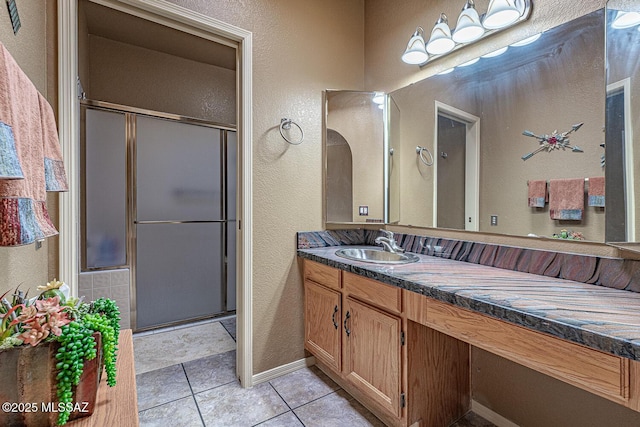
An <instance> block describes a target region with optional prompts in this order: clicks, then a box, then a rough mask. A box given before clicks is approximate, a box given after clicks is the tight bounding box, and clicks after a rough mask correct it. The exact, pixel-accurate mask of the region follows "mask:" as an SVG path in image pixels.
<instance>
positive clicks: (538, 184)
mask: <svg viewBox="0 0 640 427" xmlns="http://www.w3.org/2000/svg"><path fill="white" fill-rule="evenodd" d="M546 202H547V181H545V180H537V181H529V207H530V208H544V205H545V203H546Z"/></svg>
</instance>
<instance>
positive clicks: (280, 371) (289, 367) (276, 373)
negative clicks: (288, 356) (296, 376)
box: [253, 356, 316, 385]
mask: <svg viewBox="0 0 640 427" xmlns="http://www.w3.org/2000/svg"><path fill="white" fill-rule="evenodd" d="M315 364H316V358H315V357H313V356H311V357H307V358H306V359H300V360H296V361H295V362H291V363H287V364H286V365H282V366H278V367H276V368H273V369H269V370H268V371H264V372H260V373H259V374H255V375H254V376H253V385H258V384H260V383H264V382H267V381H271V380H272V379H275V378H278V377H281V376H283V375H285V374H288V373H290V372H293V371H297V370H298V369H301V368H307V367H309V366H313V365H315Z"/></svg>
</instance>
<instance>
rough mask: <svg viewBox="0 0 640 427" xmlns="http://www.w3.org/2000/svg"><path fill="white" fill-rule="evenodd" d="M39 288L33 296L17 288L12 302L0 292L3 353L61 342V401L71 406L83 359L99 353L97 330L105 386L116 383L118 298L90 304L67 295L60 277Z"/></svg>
mask: <svg viewBox="0 0 640 427" xmlns="http://www.w3.org/2000/svg"><path fill="white" fill-rule="evenodd" d="M65 288H66V289H65ZM38 290H39V291H40V294H39V295H38V297H36V298H33V299H31V300H29V299H27V296H26V295H25V294H23V293H22V292H21V291H19V290H17V289H16V290H15V292H14V293H13V296H12V301H9V300H8V299H7V298H6V296H7V294H8V292H7V293H5V294H4V295H2V296H0V352H1V351H5V350H8V349H11V348H13V347H20V346H33V347H35V346H37V345H39V344H40V343H43V342H51V341H57V342H59V343H60V345H59V349H58V351H57V353H56V355H55V358H56V369H57V376H56V379H57V396H58V400H59V402H60V403H63V404H71V403H72V402H73V391H74V387H75V386H77V385H78V383H79V382H80V377H81V375H82V372H83V368H84V362H85V361H86V360H91V359H93V358H95V357H96V355H97V352H96V342H95V339H94V338H93V334H94V333H95V332H100V334H101V340H102V349H103V352H102V365H104V367H105V371H106V373H107V384H108V385H109V386H112V387H113V386H114V385H115V384H116V379H115V378H116V369H115V363H116V351H117V344H118V333H119V331H120V323H119V322H120V311H119V310H118V307H117V305H116V304H115V302H114V301H112V300H110V299H106V298H100V299H98V300H96V301H94V302H92V303H91V304H88V303H84V302H83V301H82V299H81V298H80V299H78V298H73V297H69V298H67V296H66V294H67V293H68V292H65V291H67V290H68V287H67V286H66V285H65V284H64V283H63V282H59V281H56V280H54V281H53V282H49V283H47V285H46V286H38ZM63 407H64V408H69V407H70V406H68V405H64V406H63ZM71 407H73V406H72V405H71ZM69 415H70V412H69V411H66V412H65V411H61V412H60V413H59V414H58V425H63V424H65V423H66V422H67V420H68V418H69Z"/></svg>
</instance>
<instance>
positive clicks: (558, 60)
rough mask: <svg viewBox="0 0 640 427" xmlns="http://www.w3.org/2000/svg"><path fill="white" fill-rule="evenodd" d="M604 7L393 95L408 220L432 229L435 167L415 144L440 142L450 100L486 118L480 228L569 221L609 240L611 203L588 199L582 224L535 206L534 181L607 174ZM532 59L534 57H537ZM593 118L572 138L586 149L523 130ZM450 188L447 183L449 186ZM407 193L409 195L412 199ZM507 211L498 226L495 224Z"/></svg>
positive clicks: (520, 230)
mask: <svg viewBox="0 0 640 427" xmlns="http://www.w3.org/2000/svg"><path fill="white" fill-rule="evenodd" d="M602 16H603V14H602V11H597V12H594V13H593V14H590V15H587V16H585V17H582V18H579V19H577V20H575V21H573V22H571V23H568V24H564V25H563V26H561V27H558V28H557V29H553V30H551V31H549V32H547V33H545V34H543V37H542V38H541V39H539V42H538V43H537V44H535V45H529V46H525V47H521V48H511V49H510V50H508V51H507V53H506V54H504V55H502V56H500V57H496V58H490V59H483V60H481V61H480V62H478V63H477V64H475V65H472V66H469V67H466V68H460V69H456V70H455V71H454V72H453V73H450V74H446V75H438V76H433V77H431V78H428V79H426V80H423V81H422V82H419V83H416V84H414V85H412V86H410V87H407V88H403V89H400V90H398V91H395V92H393V93H392V96H393V98H394V99H395V100H396V102H398V105H399V107H400V110H401V112H402V115H401V120H400V132H401V135H402V138H403V139H402V141H403V145H404V148H405V150H404V152H405V156H404V157H403V160H404V162H403V165H402V173H401V177H402V180H401V187H402V190H403V197H402V209H401V219H400V222H401V223H402V224H412V225H422V226H431V225H432V224H431V212H432V202H433V201H432V199H433V195H432V188H433V179H434V178H433V172H432V171H431V170H427V168H424V167H422V166H421V165H420V164H419V163H418V161H417V159H416V156H415V150H414V155H413V156H411V155H409V153H407V152H408V151H409V150H407V147H409V146H413V147H415V145H426V146H427V147H429V148H433V146H434V141H433V140H434V136H435V133H434V125H435V118H434V104H435V101H440V102H443V103H445V104H448V105H451V106H453V107H456V108H459V109H461V110H464V111H467V112H469V113H471V114H474V115H477V116H479V117H480V118H481V125H480V147H481V154H480V220H479V228H480V231H485V232H496V233H503V234H514V235H527V234H529V233H534V234H537V235H542V236H551V235H552V234H554V233H556V232H558V231H559V230H560V229H562V228H571V229H573V230H574V231H580V232H582V233H583V234H584V235H585V237H586V238H587V239H588V240H592V241H603V240H604V210H603V209H601V208H588V207H586V206H585V209H586V210H585V215H584V219H583V220H582V221H575V222H574V221H571V222H564V221H563V222H559V221H553V220H551V219H550V217H549V209H548V205H547V207H546V208H544V209H537V210H536V209H532V208H529V207H528V206H527V181H529V180H534V179H545V180H549V179H554V178H577V177H591V176H601V175H602V174H603V171H602V168H601V167H600V156H601V154H602V149H601V148H600V144H601V143H602V140H603V132H602V126H603V125H604V99H603V96H602V92H603V91H602V88H603V87H604V73H603V69H604V50H603V46H604V39H603V37H604V31H603V28H604V27H603V25H602ZM530 61H532V62H530ZM580 122H584V123H585V124H584V126H583V127H582V128H581V129H580V131H579V132H577V133H575V134H573V135H572V143H573V144H574V145H578V146H580V147H581V148H582V149H583V150H584V151H585V152H584V153H573V152H571V151H554V152H551V153H546V152H544V153H540V154H538V155H536V156H534V157H533V158H531V159H529V160H527V161H526V162H524V163H523V161H522V160H521V156H522V155H523V154H524V153H527V152H530V151H532V150H533V149H535V148H536V146H537V145H536V144H537V143H536V142H535V141H534V140H532V139H531V138H526V137H524V136H523V135H522V131H523V130H525V129H527V130H531V131H533V132H536V133H551V132H553V131H554V130H556V129H557V130H558V131H564V130H566V129H570V127H571V125H573V124H576V123H580ZM445 191H446V188H445ZM405 194H406V197H405ZM491 215H498V217H499V221H498V226H491V225H490V217H491Z"/></svg>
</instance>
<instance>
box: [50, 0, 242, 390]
mask: <svg viewBox="0 0 640 427" xmlns="http://www.w3.org/2000/svg"><path fill="white" fill-rule="evenodd" d="M92 2H93V3H98V4H101V5H105V6H108V7H110V8H113V9H116V10H119V11H121V12H124V13H127V14H130V15H132V16H137V17H141V18H143V19H147V20H149V21H153V22H156V23H159V24H161V25H164V26H167V27H170V28H173V29H178V30H180V31H183V32H186V33H189V34H194V35H197V36H199V37H202V38H205V39H208V40H216V41H225V40H226V41H227V43H230V44H233V45H234V46H236V47H237V49H236V62H237V64H238V78H237V82H238V85H237V89H236V90H237V100H238V107H237V123H238V141H239V142H238V149H237V155H238V159H239V163H238V165H239V172H238V175H237V177H238V181H237V185H238V192H237V193H238V202H237V226H236V228H235V231H236V233H237V246H238V247H237V250H236V253H237V255H238V256H237V267H236V271H237V287H236V291H237V293H238V298H237V305H238V306H237V313H238V340H237V345H238V352H237V363H236V366H237V375H238V377H239V379H240V381H241V383H242V385H243V387H251V386H252V385H253V363H252V337H251V336H252V330H251V324H252V310H251V308H252V307H251V301H252V286H251V281H252V275H253V272H252V242H251V236H252V228H253V224H252V221H251V218H252V215H251V203H252V191H253V185H252V184H253V183H252V174H251V168H252V150H251V135H252V111H251V100H252V72H253V71H252V34H251V32H249V31H246V30H243V29H241V28H238V27H234V26H232V25H229V24H227V23H224V22H222V21H219V20H216V19H213V18H209V17H206V16H204V15H200V14H195V13H193V12H192V11H190V10H188V9H185V8H182V7H180V6H176V5H173V4H171V3H169V2H166V1H162V0H158V1H155V2H153V3H150V2H146V1H143V0H128V1H127V2H126V4H125V3H124V2H120V1H113V0H92ZM58 34H59V45H58V75H59V86H58V87H59V93H58V96H59V119H58V123H59V133H60V140H61V145H62V150H63V156H64V158H65V163H66V165H65V166H66V169H67V173H68V174H69V176H73V177H79V176H80V162H79V159H80V155H79V147H80V111H79V110H80V109H79V102H78V91H79V87H78V85H77V76H78V38H79V34H78V4H77V2H75V1H72V2H67V1H58ZM70 187H71V188H70V191H69V192H68V193H65V194H64V195H62V196H61V197H60V238H59V246H60V261H59V272H60V275H61V276H62V277H65V280H66V281H67V283H68V284H69V285H70V286H71V288H72V292H74V293H75V294H77V289H78V273H79V262H78V260H79V253H80V247H79V230H78V228H77V221H78V214H77V212H79V210H80V209H79V207H80V200H79V195H80V193H79V179H76V180H71V186H70Z"/></svg>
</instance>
